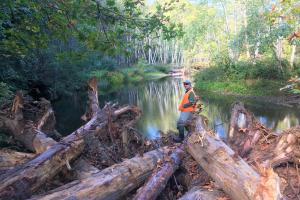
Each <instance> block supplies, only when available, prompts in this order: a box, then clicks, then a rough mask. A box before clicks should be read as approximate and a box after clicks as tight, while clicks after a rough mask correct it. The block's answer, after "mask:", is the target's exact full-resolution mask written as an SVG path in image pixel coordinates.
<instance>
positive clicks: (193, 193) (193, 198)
mask: <svg viewBox="0 0 300 200" xmlns="http://www.w3.org/2000/svg"><path fill="white" fill-rule="evenodd" d="M225 196H226V195H225V194H224V192H223V191H221V190H211V191H209V190H204V189H203V188H202V187H198V186H195V187H192V188H191V189H190V190H189V191H188V192H186V193H185V194H184V195H183V196H182V197H180V198H179V199H178V200H216V199H220V200H221V199H222V198H223V197H225ZM226 199H227V198H226ZM226 199H225V198H224V200H226Z"/></svg>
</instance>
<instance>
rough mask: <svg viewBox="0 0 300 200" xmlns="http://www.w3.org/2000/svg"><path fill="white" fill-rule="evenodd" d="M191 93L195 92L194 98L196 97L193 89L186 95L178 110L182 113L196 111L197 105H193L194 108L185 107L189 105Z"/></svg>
mask: <svg viewBox="0 0 300 200" xmlns="http://www.w3.org/2000/svg"><path fill="white" fill-rule="evenodd" d="M191 92H193V93H194V96H195V97H196V95H195V92H194V91H193V89H190V90H189V91H188V92H187V93H185V94H184V96H183V98H182V100H181V103H180V105H179V108H178V109H179V110H180V111H181V112H194V111H196V105H192V106H189V107H187V108H184V107H183V105H184V104H186V103H189V95H190V93H191Z"/></svg>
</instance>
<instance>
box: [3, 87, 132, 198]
mask: <svg viewBox="0 0 300 200" xmlns="http://www.w3.org/2000/svg"><path fill="white" fill-rule="evenodd" d="M90 90H92V91H93V95H94V96H97V90H96V89H95V88H90ZM18 99H21V98H18ZM15 102H17V101H15ZM22 107H23V106H13V109H12V110H13V112H14V115H15V116H17V117H14V120H13V122H14V123H19V122H20V121H21V122H22V119H23V114H22V112H21V110H20V108H22ZM18 108H19V109H18ZM121 110H124V109H121ZM127 111H128V109H127ZM93 112H96V111H95V110H93ZM116 113H118V114H119V113H123V112H120V111H116ZM113 116H114V117H115V118H116V117H117V114H115V113H113ZM16 119H19V120H16ZM19 124H21V125H22V126H21V125H20V127H21V128H20V130H19V129H18V127H17V128H16V129H15V130H16V132H17V133H18V135H15V136H16V138H17V136H19V133H22V134H23V135H22V134H21V136H20V138H19V139H21V138H24V137H25V136H28V137H29V139H28V138H27V139H28V140H26V141H25V142H24V143H25V144H27V145H26V146H28V147H29V148H30V149H32V150H36V149H38V148H37V147H35V146H34V145H33V144H38V145H37V146H41V147H43V148H46V149H47V150H46V151H44V149H42V150H41V151H42V152H43V153H41V154H40V155H38V156H37V157H35V158H34V159H33V160H31V161H29V162H27V163H25V164H23V165H20V166H18V167H17V168H16V169H13V170H10V171H8V172H7V173H6V174H3V175H1V180H0V198H1V199H13V198H26V197H29V196H30V195H31V194H32V193H33V192H34V191H36V190H37V189H38V188H39V187H40V186H42V185H43V183H45V181H47V180H49V179H51V178H52V177H54V176H55V175H56V174H57V173H58V172H59V171H60V170H61V169H62V168H63V167H64V166H65V165H67V166H68V168H70V164H69V162H70V161H71V160H73V159H74V158H76V157H77V156H78V155H79V154H80V153H81V152H82V150H83V149H84V140H83V137H84V136H85V135H88V134H90V133H95V132H97V131H99V130H101V129H103V128H104V127H105V126H106V125H107V113H106V112H105V111H104V110H97V112H96V113H93V114H92V118H91V119H90V121H89V122H88V123H86V124H85V125H83V126H82V127H80V128H79V129H78V130H76V131H74V132H73V133H72V134H70V135H68V136H67V137H65V138H64V139H63V140H61V141H60V142H58V143H56V142H55V141H53V142H51V144H49V145H45V144H48V142H47V141H48V140H49V138H48V137H46V136H45V135H43V133H41V132H40V131H39V130H37V129H36V128H34V127H33V126H31V127H30V131H28V132H25V131H26V130H27V129H22V128H24V124H23V123H19ZM17 125H18V124H17ZM12 128H13V127H12ZM23 130H25V131H23ZM25 133H28V134H25ZM37 137H39V138H42V139H45V140H46V142H45V143H44V142H41V140H37V142H34V139H35V138H37ZM50 140H51V139H50ZM37 152H38V151H37Z"/></svg>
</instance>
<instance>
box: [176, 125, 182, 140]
mask: <svg viewBox="0 0 300 200" xmlns="http://www.w3.org/2000/svg"><path fill="white" fill-rule="evenodd" d="M177 129H178V132H179V137H175V138H174V141H175V142H182V141H183V140H184V127H183V126H179V127H177Z"/></svg>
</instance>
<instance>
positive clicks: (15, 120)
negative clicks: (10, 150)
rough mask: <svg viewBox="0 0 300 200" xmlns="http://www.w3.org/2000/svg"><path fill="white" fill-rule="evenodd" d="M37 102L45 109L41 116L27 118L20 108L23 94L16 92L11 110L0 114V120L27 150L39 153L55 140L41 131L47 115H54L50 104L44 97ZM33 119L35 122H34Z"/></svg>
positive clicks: (47, 117) (21, 107)
mask: <svg viewBox="0 0 300 200" xmlns="http://www.w3.org/2000/svg"><path fill="white" fill-rule="evenodd" d="M38 103H39V106H41V107H43V109H45V110H46V112H45V113H44V114H43V115H42V116H41V118H40V119H28V118H26V117H24V113H23V110H22V109H23V108H24V100H23V96H22V93H20V92H17V94H16V96H15V98H14V100H13V105H12V108H11V111H10V112H9V113H6V114H5V115H1V116H0V120H1V121H2V123H3V124H4V127H5V129H7V130H9V132H10V133H11V134H12V135H13V136H14V138H15V139H16V140H18V141H20V142H21V143H22V144H23V145H24V146H25V147H26V148H27V149H28V150H31V151H33V152H36V153H41V152H43V151H44V150H46V149H47V148H49V147H50V146H51V145H53V144H55V143H56V142H55V141H54V140H53V139H52V138H50V137H47V136H46V135H45V134H44V133H42V132H41V130H42V128H43V126H45V125H46V124H47V120H48V119H49V117H50V116H53V117H54V113H53V111H52V108H51V104H50V102H49V101H47V100H45V99H42V100H41V101H40V102H38ZM35 120H36V121H37V122H34V121H35ZM54 120H55V118H54ZM35 123H36V125H35ZM51 127H52V128H50V129H53V130H51V131H55V130H54V126H51ZM48 129H49V127H48ZM48 131H49V130H48Z"/></svg>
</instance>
